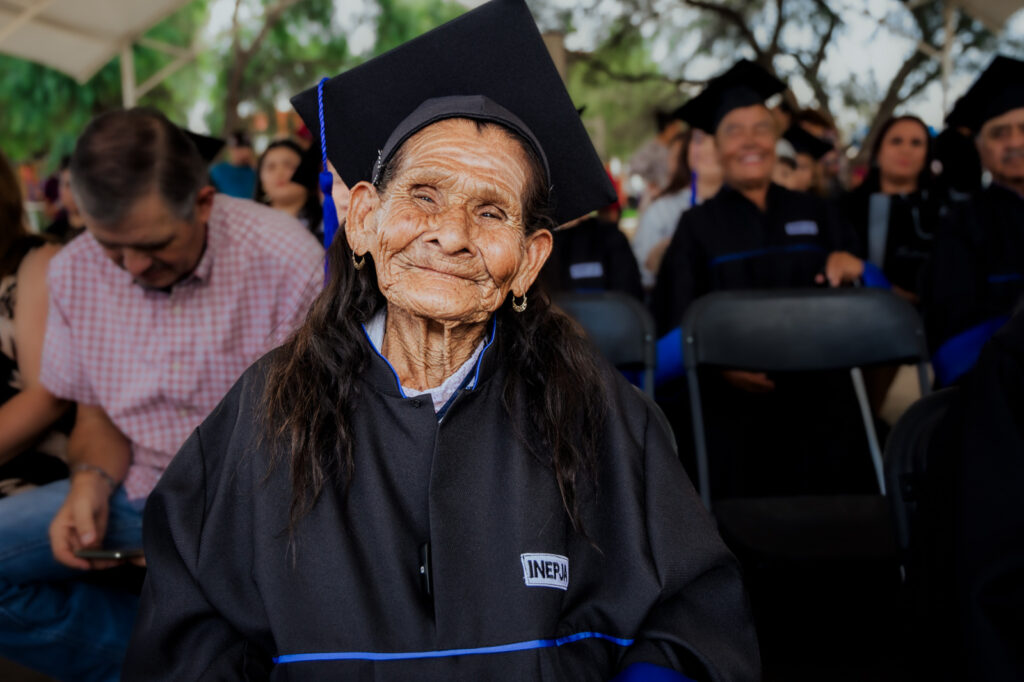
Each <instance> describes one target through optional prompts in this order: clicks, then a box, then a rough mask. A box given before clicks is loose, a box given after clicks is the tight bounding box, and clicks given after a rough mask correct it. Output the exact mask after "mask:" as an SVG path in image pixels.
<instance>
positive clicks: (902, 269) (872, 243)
mask: <svg viewBox="0 0 1024 682" xmlns="http://www.w3.org/2000/svg"><path fill="white" fill-rule="evenodd" d="M938 194H940V193H939V192H937V191H935V190H933V191H930V192H929V191H927V190H925V191H919V192H914V193H912V194H908V195H905V196H904V195H898V194H894V195H889V196H886V195H877V196H880V197H881V198H884V199H885V200H886V202H885V203H886V204H887V217H888V220H887V221H886V223H885V232H884V239H878V238H879V237H880V236H881V235H880V234H878V233H874V234H872V232H873V226H872V224H871V202H872V197H873V196H876V194H875V193H872V192H869V191H867V189H866V188H863V189H862V188H857V189H855V190H853V191H852V192H848V193H846V194H845V195H844V196H843V197H842V198H841V199H840V200H839V207H840V210H839V215H840V216H841V219H842V220H844V221H846V222H847V223H848V225H849V228H848V229H850V230H852V232H853V233H854V234H855V235H856V238H857V244H858V245H859V246H860V247H861V252H860V253H858V254H857V255H858V256H859V257H861V258H863V259H864V260H868V261H871V262H872V263H874V264H875V265H877V266H878V267H879V268H881V270H882V272H883V274H885V277H886V279H888V280H889V281H890V282H891V283H892V284H894V285H896V286H898V287H900V288H901V289H903V290H905V291H909V292H910V293H913V294H918V295H920V293H921V290H922V281H921V280H922V277H923V276H924V269H925V265H927V263H928V259H929V258H930V257H931V254H932V249H933V245H934V241H935V232H936V230H937V229H938V224H939V214H940V212H941V211H942V209H943V202H942V201H941V200H940V199H939V197H938ZM876 239H878V242H879V243H876Z"/></svg>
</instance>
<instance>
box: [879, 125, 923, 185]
mask: <svg viewBox="0 0 1024 682" xmlns="http://www.w3.org/2000/svg"><path fill="white" fill-rule="evenodd" d="M927 155H928V131H926V130H925V129H924V128H922V127H921V125H920V124H919V123H916V122H914V121H897V122H896V123H894V124H893V125H892V127H890V128H889V130H888V131H887V132H886V133H885V137H884V138H882V144H881V145H880V146H879V147H878V170H879V172H880V173H881V175H882V177H886V178H892V179H894V180H897V181H904V182H905V181H908V180H912V179H914V178H917V176H918V175H920V173H921V171H922V170H924V162H925V158H926V157H927Z"/></svg>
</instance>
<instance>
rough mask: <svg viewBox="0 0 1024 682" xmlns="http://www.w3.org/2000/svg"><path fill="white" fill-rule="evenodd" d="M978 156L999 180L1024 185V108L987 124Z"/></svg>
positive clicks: (981, 136)
mask: <svg viewBox="0 0 1024 682" xmlns="http://www.w3.org/2000/svg"><path fill="white" fill-rule="evenodd" d="M978 154H980V155H981V165H982V166H984V167H985V169H986V170H988V171H989V172H990V173H992V176H993V177H995V179H996V180H998V181H1000V182H1003V183H1008V184H1012V185H1019V184H1021V183H1024V107H1021V108H1019V109H1011V110H1010V111H1007V112H1006V113H1005V114H1003V115H1001V116H996V117H995V118H992V119H989V120H988V121H986V122H985V125H983V126H982V127H981V132H980V133H979V134H978Z"/></svg>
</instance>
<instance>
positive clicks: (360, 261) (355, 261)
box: [352, 251, 366, 270]
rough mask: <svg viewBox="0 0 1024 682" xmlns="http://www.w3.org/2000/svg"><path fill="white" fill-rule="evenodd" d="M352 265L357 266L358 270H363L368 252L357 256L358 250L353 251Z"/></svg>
mask: <svg viewBox="0 0 1024 682" xmlns="http://www.w3.org/2000/svg"><path fill="white" fill-rule="evenodd" d="M352 265H354V266H355V267H356V270H362V269H363V266H364V265H366V254H363V255H362V256H357V255H356V252H355V251H353V252H352Z"/></svg>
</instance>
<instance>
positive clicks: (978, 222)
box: [924, 56, 1024, 385]
mask: <svg viewBox="0 0 1024 682" xmlns="http://www.w3.org/2000/svg"><path fill="white" fill-rule="evenodd" d="M954 113H955V114H956V117H955V120H952V121H951V124H955V125H957V126H964V127H966V128H968V129H970V130H971V132H972V133H973V134H974V136H975V142H976V144H977V147H978V153H979V155H980V156H981V164H982V166H983V167H984V169H985V170H987V171H988V172H989V173H990V174H991V175H992V183H991V184H990V185H989V186H988V187H986V188H985V189H983V190H981V191H980V192H978V193H977V194H975V195H973V196H972V197H970V198H969V199H967V200H965V201H959V202H952V204H951V206H950V208H951V210H950V215H949V218H948V219H947V220H944V221H942V223H941V224H940V231H939V233H938V234H937V235H936V244H935V253H934V255H933V257H932V264H931V276H930V277H929V278H928V284H929V290H928V292H927V298H926V300H925V306H924V308H925V323H926V325H927V329H928V339H929V342H930V344H931V345H932V347H933V348H935V351H934V352H933V354H932V364H933V366H934V367H935V374H936V381H937V383H938V384H940V385H949V384H951V383H954V382H956V381H957V380H958V379H959V378H960V377H962V376H963V375H964V374H965V373H966V372H967V371H968V370H969V369H970V367H971V366H973V364H974V362H975V361H976V360H977V357H978V353H979V352H980V350H981V346H982V345H983V344H984V342H985V341H986V340H987V339H988V338H989V337H990V336H991V335H992V334H993V333H994V332H995V330H997V329H998V328H999V327H1000V326H1001V325H1002V324H1003V323H1004V322H1005V321H1006V320H1007V318H1008V316H1009V315H1010V312H1011V311H1012V310H1013V307H1014V305H1015V304H1016V302H1017V300H1018V298H1019V297H1020V296H1021V295H1022V294H1024V61H1020V60H1017V59H1011V58H1009V57H1002V56H1000V57H996V58H995V60H993V62H992V64H991V65H990V66H989V67H988V68H987V69H986V70H985V72H984V73H983V74H982V75H981V76H979V77H978V80H977V81H975V83H974V85H972V86H971V88H970V90H968V91H967V94H965V95H964V96H963V97H962V98H961V100H960V101H959V102H958V103H957V107H956V109H954Z"/></svg>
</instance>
